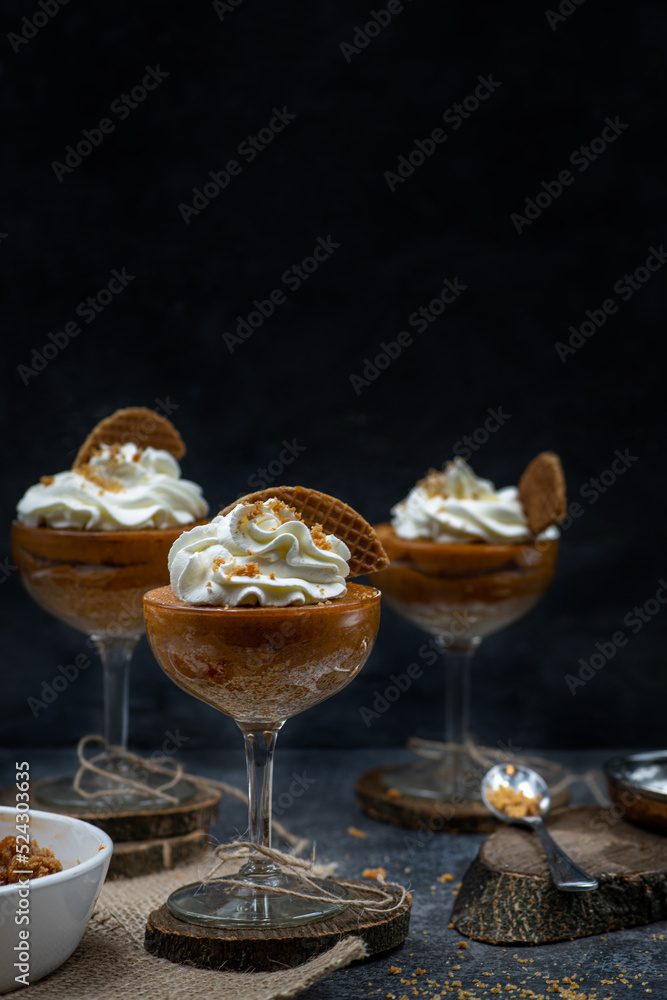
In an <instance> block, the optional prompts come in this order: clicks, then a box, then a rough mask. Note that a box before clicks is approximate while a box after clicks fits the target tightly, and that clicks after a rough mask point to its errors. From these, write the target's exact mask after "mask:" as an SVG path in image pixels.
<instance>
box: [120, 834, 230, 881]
mask: <svg viewBox="0 0 667 1000" xmlns="http://www.w3.org/2000/svg"><path fill="white" fill-rule="evenodd" d="M210 843H211V838H210V836H209V834H208V833H207V831H206V830H194V831H193V832H192V833H186V834H185V835H184V836H181V837H162V839H160V840H143V841H141V840H125V841H121V842H120V843H117V844H114V851H113V856H112V858H111V864H110V865H109V874H108V875H107V878H108V879H117V878H134V877H135V876H137V875H151V874H153V872H162V871H167V870H169V869H171V868H176V867H177V866H178V865H184V864H186V863H187V862H188V861H195V860H196V859H197V858H199V857H201V856H202V855H203V854H204V853H205V851H206V848H207V847H208V846H209V845H210Z"/></svg>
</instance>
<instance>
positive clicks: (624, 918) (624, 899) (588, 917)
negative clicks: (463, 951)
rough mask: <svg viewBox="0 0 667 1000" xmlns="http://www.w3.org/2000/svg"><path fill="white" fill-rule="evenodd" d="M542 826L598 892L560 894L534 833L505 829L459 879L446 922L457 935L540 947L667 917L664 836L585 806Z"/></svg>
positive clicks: (555, 816) (487, 843) (487, 842)
mask: <svg viewBox="0 0 667 1000" xmlns="http://www.w3.org/2000/svg"><path fill="white" fill-rule="evenodd" d="M546 822H547V826H548V827H549V831H550V833H551V834H552V835H553V838H554V840H556V841H557V843H558V844H560V846H561V847H562V848H563V849H564V850H565V851H567V853H568V854H569V855H570V856H571V857H572V858H573V860H574V861H576V862H577V864H578V865H580V866H581V867H582V868H583V869H584V870H585V871H587V872H588V873H589V874H590V875H593V876H595V877H596V878H597V879H598V881H599V883H600V887H599V889H596V890H595V891H594V892H560V891H559V890H558V889H556V887H555V886H554V885H553V882H552V881H551V878H550V875H549V868H548V865H547V862H546V858H545V856H544V853H543V851H542V847H541V845H540V841H539V840H538V838H537V836H536V835H535V834H534V833H533V832H532V831H531V830H527V829H525V828H524V827H518V826H503V827H501V828H500V829H499V830H497V832H496V833H493V834H491V836H490V837H487V839H486V840H485V841H484V844H483V845H482V848H481V850H480V852H479V854H478V855H477V858H476V859H475V860H474V861H473V863H472V865H471V866H470V868H469V869H468V871H467V872H466V874H465V875H464V877H463V884H462V886H461V888H460V890H459V894H458V896H457V899H456V903H455V904H454V911H453V913H452V917H451V920H452V923H453V924H454V927H455V928H456V929H457V930H458V931H460V932H461V934H465V935H466V936H467V937H471V938H474V939H475V940H476V941H486V942H488V943H491V944H545V943H547V942H552V941H564V940H571V939H573V938H580V937H587V936H588V935H591V934H606V933H607V932H608V931H616V930H621V929H623V928H625V927H636V926H638V925H640V924H650V923H653V922H654V921H657V920H665V919H667V837H664V836H660V834H657V833H653V832H651V831H649V830H643V829H641V828H640V827H637V826H634V825H633V824H631V823H626V822H625V821H624V820H622V819H618V818H617V817H616V816H615V814H614V813H613V812H612V811H611V810H608V809H600V808H592V807H586V806H580V807H576V808H572V809H563V810H560V811H559V812H557V813H554V814H553V816H550V817H549V818H548V819H547V821H546Z"/></svg>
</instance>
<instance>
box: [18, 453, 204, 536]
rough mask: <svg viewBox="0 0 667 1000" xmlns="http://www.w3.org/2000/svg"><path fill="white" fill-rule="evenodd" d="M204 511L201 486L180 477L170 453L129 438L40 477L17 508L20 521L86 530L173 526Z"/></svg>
mask: <svg viewBox="0 0 667 1000" xmlns="http://www.w3.org/2000/svg"><path fill="white" fill-rule="evenodd" d="M207 513H208V504H207V503H206V501H205V500H204V498H203V496H202V490H201V487H200V486H197V484H196V483H192V482H190V480H188V479H181V469H180V466H179V464H178V462H177V461H176V459H175V458H174V457H173V455H170V454H169V452H168V451H162V450H160V449H156V448H150V447H149V448H145V449H141V448H138V447H137V445H136V444H133V443H131V442H129V443H127V444H123V445H106V444H105V445H102V447H101V448H100V450H99V451H98V452H97V453H96V454H94V455H93V456H92V458H91V459H90V461H89V462H88V463H87V464H86V465H83V466H79V467H78V468H76V469H70V470H68V471H67V472H58V473H56V475H54V476H42V479H41V481H40V482H39V483H37V484H36V485H35V486H31V487H30V488H29V489H28V490H27V492H26V493H25V494H24V496H23V497H22V498H21V499H20V500H19V503H18V506H17V518H18V520H19V521H22V522H23V523H24V524H28V525H31V526H33V527H39V526H42V525H45V526H46V527H49V528H74V529H83V530H85V531H127V530H133V529H134V530H140V529H143V528H177V527H179V526H181V525H184V524H190V523H191V522H192V521H197V520H199V519H200V518H202V517H205V516H206V514H207Z"/></svg>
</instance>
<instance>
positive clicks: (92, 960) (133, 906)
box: [10, 859, 365, 1000]
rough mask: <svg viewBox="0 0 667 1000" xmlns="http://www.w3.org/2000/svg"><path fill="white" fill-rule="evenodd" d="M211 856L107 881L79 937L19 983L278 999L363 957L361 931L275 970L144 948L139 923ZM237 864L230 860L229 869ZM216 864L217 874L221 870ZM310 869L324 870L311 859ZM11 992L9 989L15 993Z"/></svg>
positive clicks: (57, 991)
mask: <svg viewBox="0 0 667 1000" xmlns="http://www.w3.org/2000/svg"><path fill="white" fill-rule="evenodd" d="M212 863H213V862H212V860H211V859H206V860H205V861H199V862H196V863H193V864H190V865H184V866H183V867H182V868H177V869H175V870H174V871H168V872H159V873H157V874H155V875H144V876H141V877H139V878H133V879H126V880H119V881H116V882H107V883H106V884H105V885H104V887H103V888H102V892H101V893H100V897H99V899H98V902H97V906H96V908H95V912H94V913H93V916H92V917H91V920H90V923H89V925H88V928H87V930H86V932H85V934H84V936H83V939H82V941H81V944H80V945H79V947H78V948H77V950H76V951H75V952H74V954H73V955H72V957H71V958H70V959H69V960H68V961H67V962H65V964H64V965H63V966H61V967H60V968H59V969H57V970H56V971H55V972H53V973H51V975H50V976H47V977H46V978H45V979H40V980H39V982H37V983H35V984H34V985H32V986H28V987H27V988H26V989H27V991H28V992H29V993H30V996H31V997H33V996H34V997H35V1000H42V998H44V1000H47V998H48V1000H201V998H202V997H203V998H207V997H212V998H215V1000H227V998H229V1000H278V998H283V997H284V998H287V997H294V996H296V995H297V994H298V993H301V992H302V991H303V990H305V989H307V988H308V987H309V986H311V985H312V984H313V983H316V982H317V981H318V980H319V979H324V978H325V977H326V976H329V975H331V973H332V972H335V971H336V970H337V969H343V968H345V966H346V965H349V964H350V962H353V961H355V959H359V958H363V957H364V955H365V945H364V943H363V941H362V940H361V938H358V937H347V938H345V939H344V940H342V941H340V942H339V943H338V944H337V945H335V946H334V947H333V948H332V949H331V950H330V951H327V952H325V953H324V954H323V955H318V956H317V957H316V958H313V959H311V960H310V961H309V962H306V963H305V964H304V965H300V966H298V967H297V968H295V969H282V970H280V971H279V972H252V973H241V972H216V971H213V970H208V969H195V968H192V967H190V966H186V965H175V964H174V963H173V962H168V961H167V960H166V959H162V958H154V957H153V956H152V955H149V954H148V953H147V952H146V951H144V947H143V941H144V927H145V924H146V918H147V917H148V914H149V913H150V912H151V910H154V909H157V907H159V906H161V905H162V904H163V903H164V902H165V901H166V899H167V896H168V895H169V893H170V892H172V891H173V890H174V889H177V888H178V887H179V886H183V885H187V883H188V882H195V881H197V880H198V879H199V878H203V877H206V875H207V873H208V872H209V871H210V870H211V867H212ZM236 867H237V865H234V864H231V865H230V871H235V870H236ZM224 873H225V872H224V869H223V870H222V871H221V870H220V869H219V870H218V872H217V874H224ZM313 873H314V874H317V875H329V874H331V868H330V867H326V866H320V865H315V867H314V869H313ZM24 993H25V990H22V991H21V993H20V994H19V993H12V994H10V996H16V997H18V996H19V995H21V996H23V994H24Z"/></svg>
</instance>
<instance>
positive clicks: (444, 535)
mask: <svg viewBox="0 0 667 1000" xmlns="http://www.w3.org/2000/svg"><path fill="white" fill-rule="evenodd" d="M391 513H392V525H393V528H394V531H395V532H396V534H397V535H398V536H399V538H408V539H416V538H425V539H429V540H430V541H433V542H461V543H470V542H489V543H492V544H493V543H495V544H498V545H503V544H504V545H507V544H513V543H517V542H526V541H529V540H530V539H532V537H533V535H532V533H531V530H530V528H529V526H528V521H527V520H526V514H525V512H524V509H523V504H522V503H521V500H520V499H519V492H518V490H517V488H516V486H506V487H504V488H503V489H500V490H496V488H495V486H494V485H493V483H492V482H491V481H490V480H488V479H480V478H479V477H478V476H476V475H475V473H474V472H473V471H472V469H471V468H470V466H469V465H467V464H466V462H464V461H463V459H462V458H455V459H454V461H453V462H447V464H446V465H445V467H444V469H443V470H442V471H440V472H439V471H437V470H435V469H432V470H431V471H430V472H429V473H428V475H427V476H426V478H425V479H422V480H420V481H419V482H418V483H417V485H416V486H414V487H413V488H412V489H411V490H410V492H409V493H408V495H407V497H406V498H405V500H401V502H400V503H397V504H396V506H395V507H392V511H391Z"/></svg>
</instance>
